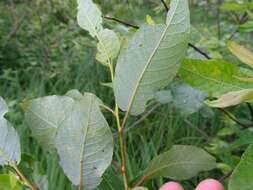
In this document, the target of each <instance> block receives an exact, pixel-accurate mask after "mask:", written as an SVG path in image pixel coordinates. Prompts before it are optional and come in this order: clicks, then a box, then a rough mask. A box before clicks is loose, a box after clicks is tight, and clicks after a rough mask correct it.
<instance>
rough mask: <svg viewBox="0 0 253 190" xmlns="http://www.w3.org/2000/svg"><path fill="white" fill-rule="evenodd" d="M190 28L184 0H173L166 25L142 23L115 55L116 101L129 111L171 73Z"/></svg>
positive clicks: (142, 104) (141, 106)
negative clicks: (116, 59)
mask: <svg viewBox="0 0 253 190" xmlns="http://www.w3.org/2000/svg"><path fill="white" fill-rule="evenodd" d="M189 32H190V15H189V8H188V1H187V0H173V1H172V3H171V6H170V11H169V12H168V15H167V21H166V25H154V26H151V25H144V26H142V27H141V28H140V30H139V31H138V32H136V34H135V35H134V36H133V38H132V39H131V40H130V41H129V42H128V44H127V45H126V47H124V49H123V51H122V52H121V54H120V55H119V58H118V62H117V66H116V74H115V80H114V93H115V97H116V101H117V104H118V105H119V107H120V108H121V109H122V110H123V111H128V112H130V113H131V114H133V115H138V114H141V113H142V112H143V111H144V110H145V105H146V102H147V101H148V100H150V99H152V98H153V97H154V95H155V92H156V91H158V90H159V89H161V88H163V87H165V86H167V85H168V84H169V83H170V82H171V81H172V79H173V78H174V77H175V75H176V73H177V71H178V68H179V66H180V60H181V59H182V58H183V57H184V54H185V51H186V48H187V41H188V37H189Z"/></svg>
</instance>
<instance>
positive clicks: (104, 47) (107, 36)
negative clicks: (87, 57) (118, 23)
mask: <svg viewBox="0 0 253 190" xmlns="http://www.w3.org/2000/svg"><path fill="white" fill-rule="evenodd" d="M98 35H99V36H98V38H99V42H98V45H97V49H98V53H97V55H96V59H97V60H98V61H99V62H101V63H102V64H105V65H106V64H107V63H108V59H109V60H113V59H115V58H116V57H117V55H118V53H119V50H120V41H119V38H118V36H117V35H116V34H115V32H114V31H112V30H108V29H104V30H102V31H101V32H99V34H98Z"/></svg>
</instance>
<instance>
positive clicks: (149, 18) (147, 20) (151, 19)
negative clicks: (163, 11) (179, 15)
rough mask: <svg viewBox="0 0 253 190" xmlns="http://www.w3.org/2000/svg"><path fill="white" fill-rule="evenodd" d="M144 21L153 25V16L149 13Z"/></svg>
mask: <svg viewBox="0 0 253 190" xmlns="http://www.w3.org/2000/svg"><path fill="white" fill-rule="evenodd" d="M146 22H147V24H149V25H155V21H154V20H153V18H152V17H151V16H150V15H146Z"/></svg>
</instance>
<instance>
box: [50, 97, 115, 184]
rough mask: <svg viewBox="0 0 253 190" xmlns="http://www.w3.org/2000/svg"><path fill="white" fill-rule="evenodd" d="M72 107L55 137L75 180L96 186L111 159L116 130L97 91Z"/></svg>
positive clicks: (72, 178)
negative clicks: (112, 126)
mask: <svg viewBox="0 0 253 190" xmlns="http://www.w3.org/2000/svg"><path fill="white" fill-rule="evenodd" d="M70 110H71V111H70V112H69V113H68V116H67V117H66V118H65V120H64V122H63V123H62V125H61V127H60V128H59V129H58V132H57V135H56V139H55V146H56V148H57V152H58V154H59V156H60V165H61V166H62V168H63V170H64V172H65V174H66V175H67V176H68V178H69V179H70V180H71V181H72V183H73V184H75V185H82V186H84V187H85V188H87V189H92V188H95V187H97V186H98V185H99V184H100V182H101V180H102V178H101V177H102V175H103V173H104V172H105V170H106V169H107V167H108V166H109V165H110V163H111V160H112V154H113V137H112V133H111V131H110V128H109V126H108V124H107V122H106V120H105V118H104V116H103V115H102V113H101V111H100V108H99V102H98V98H97V97H96V96H94V95H93V94H89V93H86V94H84V96H83V98H81V99H79V100H78V101H76V102H75V103H74V104H73V106H72V107H71V108H70Z"/></svg>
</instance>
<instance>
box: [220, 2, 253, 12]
mask: <svg viewBox="0 0 253 190" xmlns="http://www.w3.org/2000/svg"><path fill="white" fill-rule="evenodd" d="M252 8H253V3H251V2H244V3H238V2H236V3H233V2H225V3H223V4H222V6H221V10H224V11H236V12H243V11H247V10H250V9H252Z"/></svg>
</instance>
